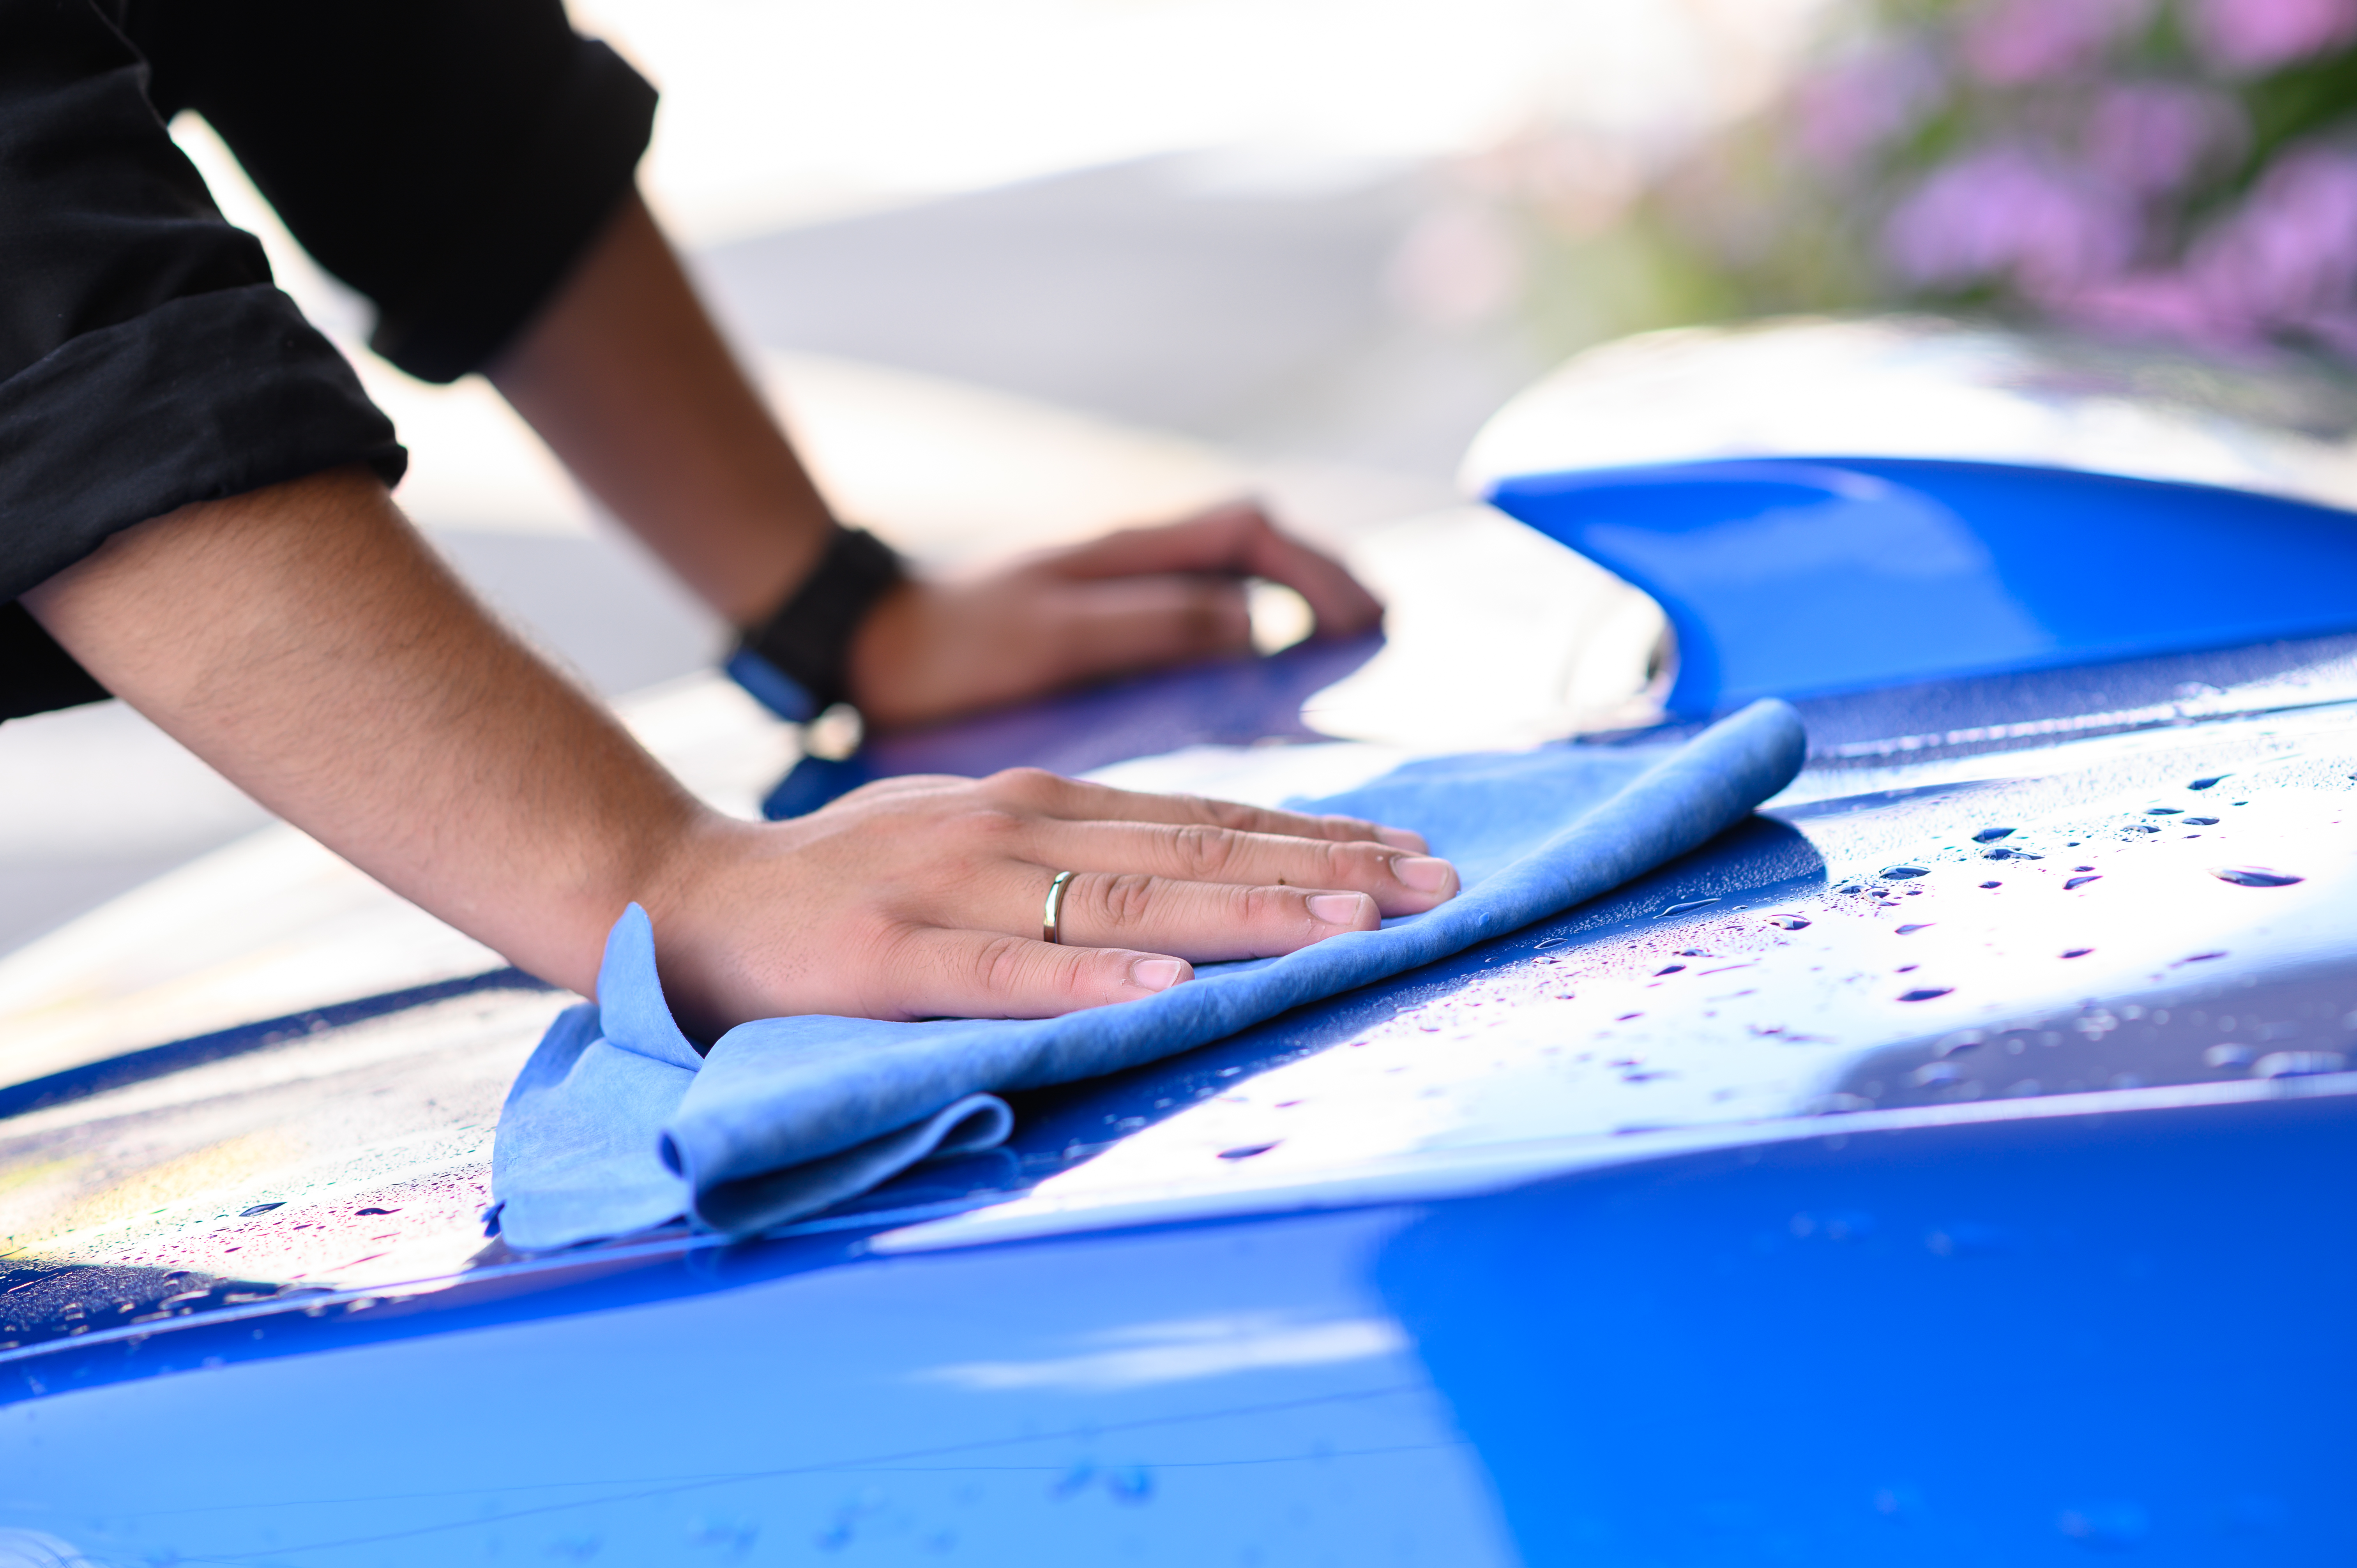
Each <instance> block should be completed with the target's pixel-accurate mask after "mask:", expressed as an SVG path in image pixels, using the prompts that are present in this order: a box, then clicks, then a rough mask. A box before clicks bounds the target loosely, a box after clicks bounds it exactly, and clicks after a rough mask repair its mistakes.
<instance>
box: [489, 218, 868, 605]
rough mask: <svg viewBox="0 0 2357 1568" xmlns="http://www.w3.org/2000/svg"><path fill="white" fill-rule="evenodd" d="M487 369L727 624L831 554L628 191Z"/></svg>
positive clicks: (721, 346)
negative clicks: (566, 273)
mask: <svg viewBox="0 0 2357 1568" xmlns="http://www.w3.org/2000/svg"><path fill="white" fill-rule="evenodd" d="M487 373H488V374H489V375H490V380H491V382H492V384H493V385H494V386H496V387H498V388H499V390H500V393H501V394H502V395H503V396H505V397H506V398H507V400H508V401H509V402H510V403H512V404H513V405H514V406H515V408H516V410H517V411H518V412H519V413H522V415H523V416H524V418H525V419H526V420H527V421H528V422H529V423H530V424H531V425H532V427H533V429H534V430H535V431H537V432H538V433H539V434H540V436H541V438H542V439H543V440H544V441H546V442H547V443H548V445H549V447H550V449H551V450H552V451H554V453H555V454H556V456H558V458H559V459H561V460H562V461H563V462H564V464H565V467H567V468H569V469H571V470H572V472H573V475H574V477H575V478H578V479H579V480H580V481H581V482H582V483H583V484H584V485H586V486H587V487H588V489H589V490H590V491H591V492H592V493H593V494H595V495H596V496H597V499H598V500H599V501H600V502H601V503H602V504H603V505H604V506H605V507H606V509H607V510H609V511H611V512H612V513H613V514H614V515H615V516H616V517H619V519H621V521H623V522H624V523H625V524H627V525H628V526H629V527H630V530H631V531H632V532H635V533H637V534H638V535H639V537H640V538H641V539H642V540H644V541H645V542H647V544H648V545H649V546H650V547H651V548H652V549H653V550H654V551H655V553H657V554H658V555H660V556H661V557H662V560H663V562H664V564H667V565H669V566H670V567H671V569H672V570H673V572H675V573H677V574H678V575H679V576H680V578H681V579H682V580H683V581H684V582H685V583H686V584H687V585H688V586H689V587H690V588H691V589H693V590H694V592H695V594H696V595H697V596H699V597H701V598H702V599H703V600H704V601H705V603H706V604H709V605H710V606H711V607H713V608H714V609H716V610H717V611H718V612H719V613H720V614H721V615H722V616H724V617H726V618H727V619H728V620H729V621H730V622H731V623H732V624H734V625H737V626H740V627H749V626H751V625H753V624H754V623H756V622H757V621H759V620H761V619H763V618H766V617H768V616H769V615H770V614H771V613H772V612H773V611H775V610H776V609H777V607H779V606H780V604H782V603H783V602H784V601H785V599H786V597H787V596H788V595H789V594H791V592H792V590H793V588H794V587H795V585H797V584H799V583H800V582H801V581H802V578H803V577H804V576H806V575H808V574H809V572H810V570H811V568H812V567H813V566H814V565H815V564H817V562H818V558H819V554H820V553H821V552H822V551H823V550H824V549H825V547H826V543H827V537H828V533H829V531H830V530H831V529H832V527H833V525H834V519H833V517H832V515H831V514H830V513H829V512H828V510H827V507H826V503H825V502H824V501H823V500H822V499H820V497H819V493H818V490H817V489H816V488H815V487H814V486H813V484H812V483H811V481H810V478H809V476H808V475H807V474H806V473H805V472H804V471H803V469H802V463H801V461H800V460H799V459H798V458H796V456H794V452H793V448H792V447H791V446H789V445H788V444H787V441H786V438H785V435H784V434H783V432H781V431H780V429H779V428H778V424H777V422H776V421H775V420H774V419H773V418H772V417H771V416H770V411H769V408H768V406H767V405H766V404H765V403H763V402H762V401H761V397H760V394H759V392H756V391H755V390H754V388H753V385H752V383H751V381H748V379H747V377H746V375H745V372H744V370H743V368H742V367H740V366H739V365H738V364H737V360H736V358H735V357H734V356H733V355H732V354H730V353H729V351H728V347H727V345H726V343H724V342H722V341H721V338H720V334H719V332H718V331H717V329H716V328H715V327H714V326H713V323H712V319H711V317H710V316H709V315H707V314H706V313H705V309H704V306H703V304H702V303H701V302H700V301H699V300H698V299H697V298H696V295H695V291H694V287H693V286H692V285H690V283H689V281H688V277H687V274H686V272H685V271H684V270H683V268H682V267H681V265H680V263H679V258H678V257H677V256H676V255H675V254H674V253H673V251H672V248H671V244H670V242H668V241H667V240H665V239H664V238H663V235H662V231H661V230H660V229H658V228H657V227H656V226H655V221H654V219H653V217H652V215H651V214H650V213H649V212H648V211H647V209H646V205H645V203H644V202H642V201H641V200H640V199H639V198H638V196H637V195H636V194H635V193H633V194H632V195H630V197H628V198H626V199H624V201H623V203H622V206H621V208H620V209H619V210H618V211H617V212H616V214H615V216H614V218H613V219H612V220H611V221H610V222H609V223H608V226H607V229H606V231H605V233H604V234H603V235H601V236H600V237H599V239H598V241H597V243H596V244H595V245H593V246H592V247H591V248H590V250H589V252H588V254H587V256H585V257H584V258H583V259H582V262H581V264H580V266H579V267H578V268H577V269H576V271H575V273H574V274H573V275H572V276H571V277H570V278H568V279H567V280H566V281H565V285H564V287H563V288H561V289H560V290H559V291H558V292H557V295H556V296H555V297H554V299H553V300H551V301H550V303H549V304H548V306H547V307H546V308H545V309H544V310H543V311H542V312H541V314H540V316H539V317H537V318H535V319H534V320H533V322H532V323H531V324H530V325H529V326H527V327H526V328H524V331H523V333H522V336H521V337H520V338H518V340H517V341H516V342H515V344H514V345H512V346H511V348H509V349H507V350H506V352H504V353H503V354H501V356H500V358H499V360H496V361H495V362H493V363H492V364H491V365H490V368H489V371H488V372H487Z"/></svg>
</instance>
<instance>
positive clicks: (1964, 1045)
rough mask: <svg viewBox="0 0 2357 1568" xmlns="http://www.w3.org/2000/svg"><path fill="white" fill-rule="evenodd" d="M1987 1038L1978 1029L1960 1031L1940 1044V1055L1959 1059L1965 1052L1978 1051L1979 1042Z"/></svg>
mask: <svg viewBox="0 0 2357 1568" xmlns="http://www.w3.org/2000/svg"><path fill="white" fill-rule="evenodd" d="M1987 1038H1988V1036H1986V1034H1984V1033H1982V1032H1981V1031H1980V1030H1978V1029H1962V1030H1959V1031H1957V1032H1956V1033H1955V1034H1953V1035H1950V1036H1948V1037H1947V1038H1946V1039H1944V1040H1942V1041H1941V1042H1940V1054H1941V1055H1942V1056H1943V1057H1960V1056H1963V1055H1964V1053H1965V1052H1966V1051H1971V1050H1978V1049H1979V1048H1980V1046H1981V1042H1983V1041H1984V1040H1986V1039H1987Z"/></svg>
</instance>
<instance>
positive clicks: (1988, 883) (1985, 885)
mask: <svg viewBox="0 0 2357 1568" xmlns="http://www.w3.org/2000/svg"><path fill="white" fill-rule="evenodd" d="M1981 886H1984V887H2002V886H2005V884H2004V883H2002V882H1984V883H1982V884H1981Z"/></svg>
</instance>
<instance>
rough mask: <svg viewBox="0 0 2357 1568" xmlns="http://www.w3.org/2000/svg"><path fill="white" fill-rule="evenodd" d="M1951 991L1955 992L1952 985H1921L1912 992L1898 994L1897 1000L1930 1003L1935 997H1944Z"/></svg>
mask: <svg viewBox="0 0 2357 1568" xmlns="http://www.w3.org/2000/svg"><path fill="white" fill-rule="evenodd" d="M1953 990H1955V987H1954V986H1953V985H1921V986H1917V987H1916V988H1915V989H1914V990H1912V991H1902V992H1900V993H1899V1000H1900V1001H1901V1002H1930V1001H1932V1000H1933V999H1935V998H1937V997H1942V996H1945V995H1947V994H1948V993H1950V992H1952V991H1953Z"/></svg>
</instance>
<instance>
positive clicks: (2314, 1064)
mask: <svg viewBox="0 0 2357 1568" xmlns="http://www.w3.org/2000/svg"><path fill="white" fill-rule="evenodd" d="M2348 1065H2349V1058H2348V1057H2347V1056H2345V1055H2344V1054H2342V1053H2341V1052H2340V1051H2269V1052H2268V1053H2267V1054H2266V1056H2263V1057H2261V1058H2259V1059H2258V1060H2256V1061H2255V1062H2253V1063H2252V1064H2251V1076H2252V1077H2253V1078H2306V1077H2307V1076H2309V1074H2310V1073H2319V1072H2339V1071H2341V1069H2343V1068H2346V1067H2347V1066H2348Z"/></svg>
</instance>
